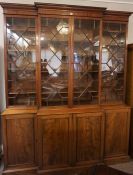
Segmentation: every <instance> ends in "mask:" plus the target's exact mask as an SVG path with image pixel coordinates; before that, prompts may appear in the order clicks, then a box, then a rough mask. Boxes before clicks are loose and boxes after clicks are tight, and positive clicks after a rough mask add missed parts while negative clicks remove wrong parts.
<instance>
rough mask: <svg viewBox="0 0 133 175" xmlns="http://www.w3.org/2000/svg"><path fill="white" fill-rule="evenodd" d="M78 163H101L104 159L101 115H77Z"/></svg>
mask: <svg viewBox="0 0 133 175" xmlns="http://www.w3.org/2000/svg"><path fill="white" fill-rule="evenodd" d="M74 117H75V135H76V163H77V164H86V163H91V162H99V160H100V159H101V158H102V157H101V156H102V149H103V147H102V142H103V141H102V139H103V124H102V123H103V116H102V114H100V113H85V114H75V115H74Z"/></svg>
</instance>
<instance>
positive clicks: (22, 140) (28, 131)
mask: <svg viewBox="0 0 133 175" xmlns="http://www.w3.org/2000/svg"><path fill="white" fill-rule="evenodd" d="M4 121H5V122H4V124H5V127H4V128H5V130H4V137H5V141H6V145H5V152H6V155H5V157H6V159H7V161H6V163H7V166H8V167H10V166H21V165H24V166H26V165H29V164H30V165H33V164H34V162H35V136H34V127H35V126H34V115H30V114H29V115H28V114H26V115H14V116H13V115H10V116H6V118H5V120H4Z"/></svg>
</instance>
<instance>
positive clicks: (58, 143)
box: [38, 114, 71, 170]
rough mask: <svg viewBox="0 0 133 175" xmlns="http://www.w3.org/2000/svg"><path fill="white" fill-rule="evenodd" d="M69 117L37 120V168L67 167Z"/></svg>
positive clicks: (57, 116) (54, 116)
mask: <svg viewBox="0 0 133 175" xmlns="http://www.w3.org/2000/svg"><path fill="white" fill-rule="evenodd" d="M70 118H71V117H70V115H67V114H65V115H58V114H57V115H50V116H45V117H44V116H43V117H39V118H38V134H39V138H38V139H39V140H38V149H39V168H40V169H44V170H46V169H51V168H61V167H67V166H69V152H70V150H69V148H70V147H69V146H70V145H69V143H70V140H69V139H70Z"/></svg>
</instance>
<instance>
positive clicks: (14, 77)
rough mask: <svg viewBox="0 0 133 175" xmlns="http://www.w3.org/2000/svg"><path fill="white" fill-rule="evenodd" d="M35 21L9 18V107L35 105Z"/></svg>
mask: <svg viewBox="0 0 133 175" xmlns="http://www.w3.org/2000/svg"><path fill="white" fill-rule="evenodd" d="M35 47H36V40H35V20H34V19H33V18H29V19H28V18H26V19H25V18H15V17H7V59H8V101H9V105H35V103H36V101H35V98H36V94H35V62H36V53H35Z"/></svg>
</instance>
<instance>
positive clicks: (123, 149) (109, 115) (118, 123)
mask: <svg viewBox="0 0 133 175" xmlns="http://www.w3.org/2000/svg"><path fill="white" fill-rule="evenodd" d="M129 121H130V110H129V109H120V110H108V111H106V117H105V153H104V156H105V159H114V158H115V157H116V158H117V157H125V156H128V139H129V128H130V124H129Z"/></svg>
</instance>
